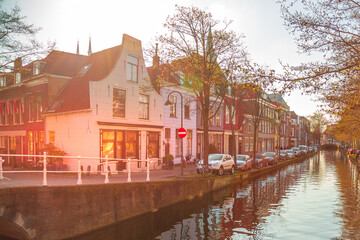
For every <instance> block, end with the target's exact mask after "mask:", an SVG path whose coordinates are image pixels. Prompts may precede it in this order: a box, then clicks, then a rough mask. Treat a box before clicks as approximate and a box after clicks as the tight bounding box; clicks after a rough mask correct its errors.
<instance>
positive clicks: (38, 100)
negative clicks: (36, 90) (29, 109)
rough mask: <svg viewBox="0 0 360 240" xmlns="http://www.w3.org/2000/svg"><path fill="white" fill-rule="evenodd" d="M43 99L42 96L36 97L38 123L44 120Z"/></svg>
mask: <svg viewBox="0 0 360 240" xmlns="http://www.w3.org/2000/svg"><path fill="white" fill-rule="evenodd" d="M42 113H43V97H42V95H38V96H37V97H36V119H37V120H38V121H42V120H43V116H42Z"/></svg>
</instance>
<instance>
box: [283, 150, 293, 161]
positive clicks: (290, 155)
mask: <svg viewBox="0 0 360 240" xmlns="http://www.w3.org/2000/svg"><path fill="white" fill-rule="evenodd" d="M285 152H286V153H287V155H288V158H289V159H291V158H294V157H295V153H294V151H293V150H291V149H286V150H285Z"/></svg>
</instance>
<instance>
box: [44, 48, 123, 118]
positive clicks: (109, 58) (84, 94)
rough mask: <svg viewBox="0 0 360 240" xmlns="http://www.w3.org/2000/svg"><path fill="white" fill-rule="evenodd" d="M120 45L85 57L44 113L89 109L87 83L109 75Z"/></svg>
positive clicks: (119, 51) (119, 50) (118, 53)
mask: <svg viewBox="0 0 360 240" xmlns="http://www.w3.org/2000/svg"><path fill="white" fill-rule="evenodd" d="M121 49H122V47H121V45H119V46H116V47H113V48H109V49H106V50H103V51H101V52H97V53H93V54H92V55H90V56H86V61H84V62H83V63H82V65H81V67H80V68H79V69H78V71H77V72H76V73H75V74H74V75H73V78H72V79H71V80H69V81H68V82H67V83H66V84H65V86H64V88H63V89H62V90H61V91H60V92H59V93H58V94H57V96H56V97H55V98H54V99H53V101H51V103H50V104H49V107H48V108H47V110H46V113H60V112H69V111H78V110H85V109H89V108H90V91H89V82H90V81H99V80H102V79H104V78H105V77H106V76H107V75H109V74H110V72H111V71H112V69H113V68H114V66H115V64H116V62H117V59H118V57H119V56H120V53H121Z"/></svg>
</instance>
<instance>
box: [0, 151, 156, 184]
mask: <svg viewBox="0 0 360 240" xmlns="http://www.w3.org/2000/svg"><path fill="white" fill-rule="evenodd" d="M3 157H32V158H42V159H43V161H42V163H43V169H42V170H10V171H4V170H3V162H4V160H3ZM49 158H69V159H77V160H78V170H77V171H51V170H50V171H49V170H47V163H48V159H49ZM83 159H89V160H100V165H103V166H104V170H101V171H86V173H101V174H104V175H105V184H107V183H109V172H110V171H109V162H110V163H112V162H119V161H126V162H127V173H128V178H127V182H131V172H132V171H131V162H146V163H147V164H146V181H150V164H151V163H153V161H152V160H150V159H146V160H138V159H130V158H129V159H119V158H108V156H107V155H106V156H105V158H98V157H82V156H54V155H47V153H46V152H44V154H43V155H24V154H0V180H2V179H4V178H5V177H4V176H3V173H42V174H43V184H42V185H43V186H47V174H48V173H77V174H78V179H77V185H82V173H83V172H85V171H83V170H82V169H81V163H82V160H83ZM156 161H158V160H156ZM40 162H41V161H40Z"/></svg>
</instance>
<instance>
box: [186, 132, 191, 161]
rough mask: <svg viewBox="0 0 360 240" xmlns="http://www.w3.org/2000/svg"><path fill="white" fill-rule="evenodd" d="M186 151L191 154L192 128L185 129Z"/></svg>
mask: <svg viewBox="0 0 360 240" xmlns="http://www.w3.org/2000/svg"><path fill="white" fill-rule="evenodd" d="M186 152H187V154H188V155H192V130H187V134H186Z"/></svg>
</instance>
